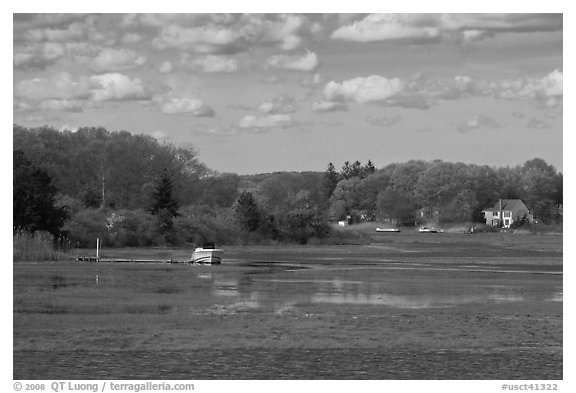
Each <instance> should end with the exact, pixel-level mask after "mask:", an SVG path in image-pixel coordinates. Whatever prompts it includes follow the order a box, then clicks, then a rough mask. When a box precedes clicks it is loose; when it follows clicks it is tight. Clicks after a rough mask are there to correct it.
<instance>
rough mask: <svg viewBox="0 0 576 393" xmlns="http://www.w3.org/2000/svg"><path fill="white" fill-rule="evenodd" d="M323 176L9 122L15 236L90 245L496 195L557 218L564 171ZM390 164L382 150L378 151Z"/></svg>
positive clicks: (360, 171)
mask: <svg viewBox="0 0 576 393" xmlns="http://www.w3.org/2000/svg"><path fill="white" fill-rule="evenodd" d="M363 159H366V162H365V163H364V164H363V163H361V162H360V161H359V160H356V161H353V162H352V161H346V162H344V163H342V164H341V167H339V168H337V167H336V166H335V165H334V164H333V163H327V168H326V170H325V171H324V172H312V171H311V172H299V173H297V172H276V173H264V174H257V175H238V174H234V173H218V172H216V171H214V170H212V169H210V168H208V167H207V166H206V165H205V164H203V163H202V162H200V160H199V158H198V152H197V151H196V150H195V149H194V147H193V146H192V145H186V146H175V145H173V144H169V143H164V142H159V141H157V140H155V139H154V138H152V137H151V136H146V135H142V134H133V133H131V132H128V131H109V130H106V129H105V128H102V127H84V128H80V129H78V130H76V131H74V132H73V131H66V130H64V131H61V130H57V129H55V128H52V127H49V126H44V127H39V128H26V127H23V126H19V125H14V126H13V186H14V188H13V209H14V215H13V228H14V232H15V233H16V232H18V233H21V232H27V233H36V232H43V233H45V232H49V233H50V234H52V235H53V236H54V237H55V238H58V239H66V241H67V242H69V243H72V244H76V245H79V246H81V247H86V246H88V245H90V244H92V243H94V241H95V239H96V238H100V239H103V241H104V244H105V245H107V246H108V247H124V246H131V247H135V246H164V245H171V246H183V245H194V244H201V243H202V242H204V241H213V242H216V243H219V244H256V243H257V244H274V243H278V242H290V243H300V244H306V243H308V242H310V241H317V242H323V241H324V242H337V241H338V239H337V237H338V236H341V234H339V233H338V231H335V230H334V225H333V223H334V222H336V221H339V220H348V222H349V223H359V222H362V221H376V222H387V223H391V224H394V225H401V226H415V225H419V224H420V223H419V222H418V220H419V215H418V214H417V213H418V212H419V211H421V209H432V210H435V211H437V212H438V213H439V214H438V221H439V224H442V225H451V224H458V223H482V222H483V215H482V209H483V208H487V207H490V206H493V205H494V204H495V203H496V202H497V201H498V199H500V198H502V199H522V200H523V201H524V202H525V204H526V205H527V206H528V207H529V208H530V209H531V210H532V211H533V213H534V215H535V217H536V218H538V220H539V221H540V222H543V223H546V224H557V223H561V222H562V205H563V200H562V195H563V191H562V184H563V175H562V172H559V171H558V170H557V169H556V168H554V167H553V166H552V165H549V164H548V163H546V162H545V161H544V160H542V159H540V158H533V159H530V160H528V161H526V162H525V163H524V164H522V165H517V166H513V167H491V166H487V165H476V164H464V163H460V162H457V163H451V162H445V161H441V160H433V161H421V160H411V161H408V162H404V163H391V164H388V165H386V166H384V167H382V168H376V167H375V165H374V164H373V162H372V161H371V159H370V158H368V157H366V158H363ZM378 159H381V160H385V157H378Z"/></svg>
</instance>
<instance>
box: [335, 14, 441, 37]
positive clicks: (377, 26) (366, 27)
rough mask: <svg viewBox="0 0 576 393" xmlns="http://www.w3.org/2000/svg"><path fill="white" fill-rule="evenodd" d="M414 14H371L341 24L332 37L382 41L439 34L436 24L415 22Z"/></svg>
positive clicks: (436, 35)
mask: <svg viewBox="0 0 576 393" xmlns="http://www.w3.org/2000/svg"><path fill="white" fill-rule="evenodd" d="M416 19H418V18H417V17H415V16H414V15H412V14H410V15H404V14H372V15H368V16H367V17H365V18H364V19H362V20H361V21H356V22H354V23H352V24H350V25H346V26H342V27H341V28H339V29H338V30H336V31H334V32H333V33H332V38H334V39H342V40H346V41H362V42H368V41H384V40H399V39H413V40H431V39H434V40H435V39H437V38H438V37H439V36H440V33H441V31H440V29H439V28H438V27H436V26H425V25H424V26H423V25H421V24H416V23H415V22H417V20H416Z"/></svg>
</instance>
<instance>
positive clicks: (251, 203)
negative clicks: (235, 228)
mask: <svg viewBox="0 0 576 393" xmlns="http://www.w3.org/2000/svg"><path fill="white" fill-rule="evenodd" d="M234 210H235V212H236V219H237V220H238V222H239V223H240V226H241V227H242V229H243V230H245V231H247V232H254V231H255V230H257V229H258V227H259V226H260V212H259V211H258V205H257V204H256V201H255V200H254V197H253V196H252V193H251V192H248V191H243V192H242V194H240V196H239V197H238V199H237V200H236V203H235V205H234Z"/></svg>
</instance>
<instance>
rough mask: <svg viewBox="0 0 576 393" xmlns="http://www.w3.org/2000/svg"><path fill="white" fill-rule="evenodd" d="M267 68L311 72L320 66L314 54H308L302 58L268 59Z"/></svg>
mask: <svg viewBox="0 0 576 393" xmlns="http://www.w3.org/2000/svg"><path fill="white" fill-rule="evenodd" d="M267 64H268V66H270V67H273V68H282V69H286V70H291V71H313V70H314V69H316V67H318V65H319V64H320V62H319V60H318V56H317V55H316V53H313V52H308V53H306V54H305V55H304V56H303V57H300V56H287V55H276V56H271V57H269V58H268V61H267Z"/></svg>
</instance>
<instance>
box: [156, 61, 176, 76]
mask: <svg viewBox="0 0 576 393" xmlns="http://www.w3.org/2000/svg"><path fill="white" fill-rule="evenodd" d="M173 69H174V67H173V66H172V63H170V62H169V61H165V62H163V63H162V64H160V67H158V72H159V73H161V74H169V73H171V72H172V71H173Z"/></svg>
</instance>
